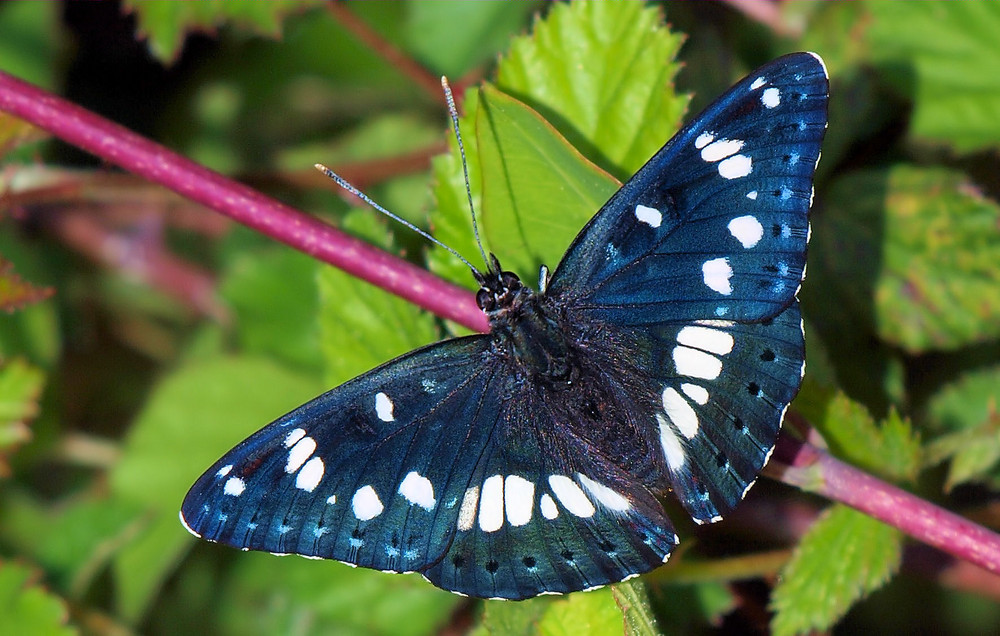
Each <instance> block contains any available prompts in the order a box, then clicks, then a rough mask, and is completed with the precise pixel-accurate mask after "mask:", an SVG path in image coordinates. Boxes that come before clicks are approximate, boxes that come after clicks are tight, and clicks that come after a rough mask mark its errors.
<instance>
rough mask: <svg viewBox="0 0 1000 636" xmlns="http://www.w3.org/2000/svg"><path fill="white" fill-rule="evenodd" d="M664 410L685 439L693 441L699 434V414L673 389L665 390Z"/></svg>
mask: <svg viewBox="0 0 1000 636" xmlns="http://www.w3.org/2000/svg"><path fill="white" fill-rule="evenodd" d="M663 410H664V411H666V412H667V417H669V418H670V421H671V422H673V423H674V426H676V427H677V430H678V431H680V432H681V434H682V435H684V437H686V438H688V439H693V438H694V436H695V435H697V434H698V414H697V413H695V412H694V409H693V408H691V405H690V404H688V401H687V400H685V399H684V396H682V395H681V394H680V393H678V392H677V390H676V389H674V388H673V387H670V386H668V387H667V388H665V389H663Z"/></svg>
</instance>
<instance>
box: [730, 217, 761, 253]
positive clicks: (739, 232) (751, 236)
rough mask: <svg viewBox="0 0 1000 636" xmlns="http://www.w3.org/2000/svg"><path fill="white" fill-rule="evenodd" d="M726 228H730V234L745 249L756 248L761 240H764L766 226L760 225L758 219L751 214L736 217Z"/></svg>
mask: <svg viewBox="0 0 1000 636" xmlns="http://www.w3.org/2000/svg"><path fill="white" fill-rule="evenodd" d="M726 227H727V228H729V233H730V234H732V235H733V238H735V239H736V240H737V241H739V242H740V244H742V245H743V248H744V249H750V248H751V247H756V246H757V243H760V239H762V238H764V226H763V225H761V224H760V221H758V220H757V217H755V216H751V215H749V214H747V215H745V216H738V217H736V218H735V219H733V220H732V221H730V222H729V225H728V226H726Z"/></svg>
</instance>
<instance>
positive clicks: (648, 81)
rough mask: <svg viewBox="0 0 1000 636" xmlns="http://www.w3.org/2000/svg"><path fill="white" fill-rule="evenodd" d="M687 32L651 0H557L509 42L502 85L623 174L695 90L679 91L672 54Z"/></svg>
mask: <svg viewBox="0 0 1000 636" xmlns="http://www.w3.org/2000/svg"><path fill="white" fill-rule="evenodd" d="M683 41H684V38H683V37H682V36H680V35H676V34H673V33H671V32H670V31H669V30H668V29H667V28H666V26H665V25H664V24H663V14H662V13H661V11H660V10H659V9H656V8H652V7H648V6H646V5H645V4H643V3H639V2H572V3H558V4H554V5H552V8H551V10H550V11H549V14H548V15H547V16H546V18H545V19H544V20H541V21H539V22H537V23H536V24H535V28H534V30H533V32H532V33H531V35H528V36H524V37H519V38H515V39H514V41H513V42H511V45H510V52H509V53H508V54H507V55H505V56H504V57H503V59H502V60H501V62H500V66H499V68H498V69H497V87H498V88H499V89H500V90H501V91H504V92H505V93H508V94H510V95H513V96H515V97H517V98H518V99H519V100H521V101H522V102H524V103H526V104H528V105H529V106H531V107H532V108H534V109H535V110H536V111H538V112H539V113H540V114H541V115H542V116H543V117H544V118H545V119H546V120H548V121H549V122H550V123H551V124H552V125H553V126H555V128H556V129H558V130H559V131H560V132H561V133H562V134H563V135H565V136H566V138H567V140H569V142H570V144H572V145H573V146H574V147H576V148H577V149H579V150H580V151H581V152H583V153H584V154H585V155H587V156H588V157H589V158H590V159H591V160H593V161H595V162H596V163H597V164H599V165H600V166H601V167H602V168H604V169H605V170H608V171H610V172H612V173H613V174H615V175H616V176H617V177H618V178H620V179H625V178H627V177H629V176H631V175H632V173H634V172H635V171H636V170H638V169H639V168H640V167H641V166H642V165H643V164H644V163H646V160H647V159H649V158H650V157H651V156H652V155H653V153H655V152H656V151H657V150H659V148H660V146H662V145H663V144H664V143H666V141H667V140H668V139H669V138H670V137H671V136H672V135H673V134H674V133H675V132H676V131H677V129H678V128H679V125H680V120H681V116H682V115H683V114H684V111H685V109H686V108H687V104H688V97H687V96H686V95H680V96H679V95H677V94H676V93H675V92H674V90H673V81H674V77H675V75H676V74H677V71H678V70H679V69H680V64H679V63H677V62H676V61H675V60H674V58H675V57H676V55H677V51H678V50H679V49H680V46H681V44H682V43H683ZM550 169H551V168H550ZM602 203H603V201H602ZM590 212H591V214H593V212H596V209H595V210H591V211H590Z"/></svg>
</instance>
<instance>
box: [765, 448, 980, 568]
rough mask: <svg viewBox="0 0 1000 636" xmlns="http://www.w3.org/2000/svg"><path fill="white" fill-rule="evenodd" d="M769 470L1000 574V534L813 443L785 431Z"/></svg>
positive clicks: (792, 482)
mask: <svg viewBox="0 0 1000 636" xmlns="http://www.w3.org/2000/svg"><path fill="white" fill-rule="evenodd" d="M775 460H776V461H777V462H781V463H782V464H784V466H779V465H777V463H776V462H772V465H771V466H770V467H769V470H770V471H771V472H772V473H773V472H775V471H776V472H778V473H779V474H780V478H781V481H783V482H785V483H787V484H792V485H795V486H799V487H800V488H802V489H804V490H808V491H810V492H815V493H818V494H821V495H823V496H824V497H827V498H829V499H833V500H834V501H839V502H841V503H844V504H846V505H848V506H851V507H852V508H855V509H857V510H859V511H861V512H863V513H865V514H866V515H868V516H870V517H873V518H875V519H878V520H879V521H883V522H885V523H887V524H889V525H891V526H893V527H896V528H899V529H900V530H902V531H903V532H905V533H906V534H908V535H910V536H911V537H913V538H914V539H917V540H919V541H922V542H923V543H926V544H927V545H931V546H934V547H935V548H938V549H939V550H942V551H944V552H947V553H948V554H951V555H952V556H954V557H957V558H959V559H962V560H964V561H968V562H970V563H974V564H976V565H978V566H980V567H982V568H984V569H986V570H989V571H990V572H992V573H994V574H1000V535H998V534H997V533H995V532H992V531H991V530H989V529H987V528H984V527H983V526H981V525H979V524H976V523H973V522H971V521H969V520H968V519H965V518H963V517H960V516H959V515H956V514H955V513H953V512H949V511H947V510H945V509H943V508H939V507H938V506H935V505H934V504H932V503H930V502H929V501H926V500H924V499H920V498H919V497H917V496H915V495H912V494H910V493H908V492H906V491H905V490H902V489H900V488H897V487H896V486H893V485H892V484H888V483H886V482H884V481H882V480H880V479H877V478H875V477H873V476H872V475H869V474H867V473H865V472H863V471H861V470H859V469H857V468H854V467H853V466H850V465H849V464H845V463H844V462H842V461H840V460H838V459H836V458H835V457H833V456H832V455H829V454H828V453H825V452H823V451H821V450H819V449H818V448H815V447H814V446H810V445H808V444H805V443H803V442H800V441H797V440H795V439H793V438H792V437H791V436H789V435H782V436H781V437H780V438H779V439H778V446H777V448H776V449H775Z"/></svg>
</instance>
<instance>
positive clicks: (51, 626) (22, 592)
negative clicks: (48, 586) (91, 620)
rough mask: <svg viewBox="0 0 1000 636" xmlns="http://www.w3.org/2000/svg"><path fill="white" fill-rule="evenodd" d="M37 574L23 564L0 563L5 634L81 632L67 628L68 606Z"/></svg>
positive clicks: (59, 635) (66, 634)
mask: <svg viewBox="0 0 1000 636" xmlns="http://www.w3.org/2000/svg"><path fill="white" fill-rule="evenodd" d="M38 578H39V577H38V575H37V573H36V572H34V571H32V570H31V569H29V568H28V567H26V566H24V565H20V564H18V563H11V562H10V561H0V608H3V618H2V619H0V622H2V624H3V631H4V633H6V634H38V635H39V636H42V635H45V636H69V635H72V634H76V633H78V632H77V630H76V629H74V628H72V627H69V626H67V625H66V619H67V616H68V614H69V612H68V611H67V610H66V605H65V603H63V602H62V600H61V599H59V598H58V597H56V596H53V595H52V594H50V593H49V592H47V591H46V590H45V588H44V587H42V586H41V585H39V583H38Z"/></svg>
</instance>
